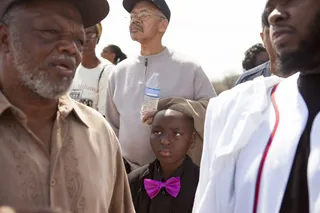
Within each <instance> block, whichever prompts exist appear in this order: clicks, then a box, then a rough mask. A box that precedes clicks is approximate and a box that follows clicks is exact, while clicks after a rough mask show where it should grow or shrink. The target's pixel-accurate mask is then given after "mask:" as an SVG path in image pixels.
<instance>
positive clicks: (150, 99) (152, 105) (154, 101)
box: [140, 72, 161, 119]
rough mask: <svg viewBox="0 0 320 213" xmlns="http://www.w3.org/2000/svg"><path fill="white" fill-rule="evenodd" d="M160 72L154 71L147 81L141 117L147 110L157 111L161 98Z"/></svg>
mask: <svg viewBox="0 0 320 213" xmlns="http://www.w3.org/2000/svg"><path fill="white" fill-rule="evenodd" d="M158 77H159V73H156V72H155V73H153V74H152V76H151V78H150V79H149V80H148V81H147V83H146V87H145V91H144V101H143V104H142V106H141V111H140V114H141V119H142V118H143V116H144V115H145V113H146V112H150V111H156V110H157V108H158V103H159V99H160V91H161V90H160V83H159V79H158Z"/></svg>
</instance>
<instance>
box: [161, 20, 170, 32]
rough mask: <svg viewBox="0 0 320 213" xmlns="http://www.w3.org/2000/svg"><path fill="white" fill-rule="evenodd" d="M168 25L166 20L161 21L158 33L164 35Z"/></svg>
mask: <svg viewBox="0 0 320 213" xmlns="http://www.w3.org/2000/svg"><path fill="white" fill-rule="evenodd" d="M168 25H169V21H168V19H163V20H161V22H160V26H159V32H160V33H165V32H166V31H167V28H168Z"/></svg>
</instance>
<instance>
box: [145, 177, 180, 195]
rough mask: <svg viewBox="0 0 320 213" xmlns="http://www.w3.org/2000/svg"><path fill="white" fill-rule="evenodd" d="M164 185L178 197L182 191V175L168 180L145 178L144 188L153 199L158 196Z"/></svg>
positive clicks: (171, 193) (170, 192)
mask: <svg viewBox="0 0 320 213" xmlns="http://www.w3.org/2000/svg"><path fill="white" fill-rule="evenodd" d="M163 187H165V188H166V190H167V192H168V193H169V194H170V195H171V196H172V197H177V196H178V194H179V191H180V177H172V178H169V179H168V180H167V181H166V182H161V181H157V180H151V179H144V188H145V189H146V191H147V194H148V195H149V197H150V198H151V199H153V198H154V197H155V196H157V194H158V193H159V192H160V190H161V189H162V188H163Z"/></svg>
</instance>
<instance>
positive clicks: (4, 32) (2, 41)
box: [0, 24, 9, 53]
mask: <svg viewBox="0 0 320 213" xmlns="http://www.w3.org/2000/svg"><path fill="white" fill-rule="evenodd" d="M0 50H1V51H2V52H5V53H8V52H9V31H8V26H6V25H5V24H0Z"/></svg>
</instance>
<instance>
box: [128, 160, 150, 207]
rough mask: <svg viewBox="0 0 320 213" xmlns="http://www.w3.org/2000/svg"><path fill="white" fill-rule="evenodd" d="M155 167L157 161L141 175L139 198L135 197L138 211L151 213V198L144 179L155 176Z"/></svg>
mask: <svg viewBox="0 0 320 213" xmlns="http://www.w3.org/2000/svg"><path fill="white" fill-rule="evenodd" d="M154 168H155V161H154V162H153V163H151V164H150V165H149V166H148V168H147V169H146V171H145V172H143V173H142V174H141V175H140V177H139V184H138V186H139V188H138V193H137V198H134V199H133V200H134V201H133V202H134V206H135V209H139V211H137V213H149V207H150V201H151V200H150V198H149V197H148V194H147V192H146V190H145V188H144V179H146V178H148V179H152V178H153V172H154Z"/></svg>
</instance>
